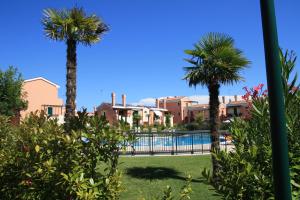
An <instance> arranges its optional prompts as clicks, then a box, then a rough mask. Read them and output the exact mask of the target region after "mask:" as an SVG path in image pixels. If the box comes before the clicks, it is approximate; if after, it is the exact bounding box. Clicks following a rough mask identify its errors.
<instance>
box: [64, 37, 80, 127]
mask: <svg viewBox="0 0 300 200" xmlns="http://www.w3.org/2000/svg"><path fill="white" fill-rule="evenodd" d="M76 67H77V63H76V41H75V40H72V39H68V40H67V85H66V88H67V90H66V97H67V99H66V113H65V121H66V123H68V120H69V119H70V117H72V116H75V109H76V103H75V99H76Z"/></svg>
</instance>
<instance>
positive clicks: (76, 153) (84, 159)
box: [0, 110, 191, 200]
mask: <svg viewBox="0 0 300 200" xmlns="http://www.w3.org/2000/svg"><path fill="white" fill-rule="evenodd" d="M123 130H124V129H122V127H120V126H119V127H117V128H111V127H109V126H108V125H107V121H106V120H105V119H104V118H101V117H100V118H99V117H97V116H95V117H88V116H87V113H86V110H84V111H83V112H78V116H76V117H73V118H71V119H70V123H68V127H66V126H63V125H59V124H58V123H57V121H56V120H51V119H48V118H47V116H46V115H45V114H44V113H40V114H39V115H38V113H32V114H31V115H30V116H29V117H28V118H26V119H25V120H24V121H23V123H22V124H21V125H20V126H18V127H14V126H13V125H12V124H11V123H9V118H8V117H4V116H0V199H27V200H30V199H35V200H38V199H43V200H47V199H67V200H71V199H85V200H92V199H101V200H114V199H119V195H120V192H121V191H122V190H123V189H124V188H123V186H122V184H121V173H120V172H119V170H118V164H119V163H118V158H119V154H120V153H121V151H122V149H123V147H125V146H124V144H125V143H129V144H130V143H131V140H134V137H132V135H130V134H127V133H126V132H124V131H123ZM190 192H191V186H190V178H189V179H188V181H187V184H186V185H184V186H183V188H182V191H181V193H180V194H179V197H180V199H182V200H184V199H189V194H190ZM165 197H166V198H165ZM167 197H168V198H167ZM173 198H174V196H173V195H172V194H171V189H170V188H169V189H168V190H166V191H165V192H164V195H163V197H158V198H157V199H173Z"/></svg>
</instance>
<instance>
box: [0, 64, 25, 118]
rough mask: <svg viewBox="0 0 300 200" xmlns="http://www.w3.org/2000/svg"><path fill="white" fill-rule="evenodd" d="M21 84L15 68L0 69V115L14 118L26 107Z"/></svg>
mask: <svg viewBox="0 0 300 200" xmlns="http://www.w3.org/2000/svg"><path fill="white" fill-rule="evenodd" d="M22 84H23V79H22V76H21V74H20V73H19V72H18V71H17V69H16V68H14V67H9V68H8V69H7V71H2V70H1V69H0V115H5V116H14V115H16V114H17V113H18V112H19V111H20V110H23V109H25V108H26V107H27V102H26V101H25V100H24V99H23V97H24V94H23V93H22Z"/></svg>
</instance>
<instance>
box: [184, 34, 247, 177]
mask: <svg viewBox="0 0 300 200" xmlns="http://www.w3.org/2000/svg"><path fill="white" fill-rule="evenodd" d="M185 53H186V54H188V55H189V56H191V58H189V59H185V60H186V61H187V62H188V63H189V64H191V65H192V66H190V67H185V68H184V70H185V72H186V74H185V77H184V79H185V80H187V81H188V84H189V86H190V87H192V86H194V87H196V86H197V85H201V86H206V87H208V91H209V114H210V120H209V121H210V133H211V141H212V145H211V151H212V152H217V151H219V150H220V143H219V134H218V116H219V104H220V102H219V89H220V85H222V84H233V83H235V82H238V81H240V80H242V79H243V78H242V77H241V75H240V71H241V70H242V69H243V68H245V67H246V66H247V65H248V64H250V61H248V60H247V58H245V57H244V56H243V53H242V51H241V50H239V49H237V48H235V47H234V40H233V39H232V38H231V37H230V36H228V35H225V34H222V33H209V34H207V35H205V36H204V37H203V38H202V39H201V40H200V41H199V42H198V43H197V44H195V45H194V49H192V50H186V51H185ZM212 165H213V173H212V174H213V181H217V180H216V172H217V170H218V164H217V162H216V159H215V157H214V156H212ZM215 183H216V182H215Z"/></svg>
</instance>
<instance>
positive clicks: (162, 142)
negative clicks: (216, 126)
mask: <svg viewBox="0 0 300 200" xmlns="http://www.w3.org/2000/svg"><path fill="white" fill-rule="evenodd" d="M224 141H225V140H224V138H223V137H220V142H224ZM176 142H177V145H178V146H184V145H192V144H193V145H197V144H210V143H211V140H210V135H202V136H200V135H194V136H192V135H184V136H177V137H173V138H172V136H164V137H159V136H155V137H153V139H152V137H137V139H136V141H135V142H134V146H152V145H153V146H173V145H176Z"/></svg>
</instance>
